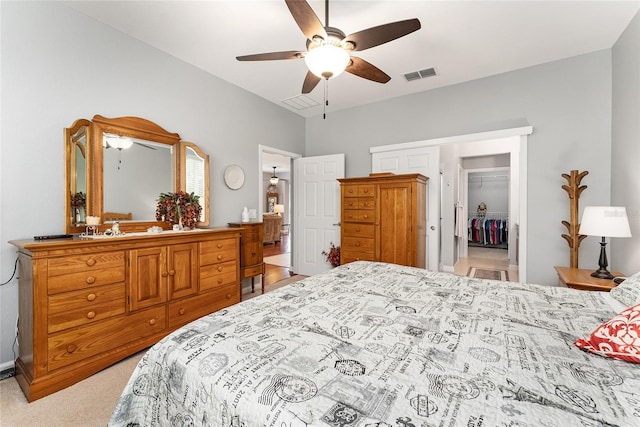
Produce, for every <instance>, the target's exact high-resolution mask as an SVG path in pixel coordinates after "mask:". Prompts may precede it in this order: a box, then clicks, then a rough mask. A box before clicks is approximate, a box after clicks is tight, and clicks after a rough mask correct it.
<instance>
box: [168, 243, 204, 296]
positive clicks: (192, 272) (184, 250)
mask: <svg viewBox="0 0 640 427" xmlns="http://www.w3.org/2000/svg"><path fill="white" fill-rule="evenodd" d="M197 256H198V244H197V243H185V244H183V245H172V246H169V247H167V273H168V287H169V299H170V300H171V299H176V298H180V297H184V296H187V295H192V294H195V293H196V292H197V290H198V261H197Z"/></svg>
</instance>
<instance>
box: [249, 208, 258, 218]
mask: <svg viewBox="0 0 640 427" xmlns="http://www.w3.org/2000/svg"><path fill="white" fill-rule="evenodd" d="M257 216H258V214H257V213H256V210H255V209H249V219H256V217H257Z"/></svg>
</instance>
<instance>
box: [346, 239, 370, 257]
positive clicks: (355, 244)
mask: <svg viewBox="0 0 640 427" xmlns="http://www.w3.org/2000/svg"><path fill="white" fill-rule="evenodd" d="M341 245H342V250H343V251H345V250H346V251H358V252H366V253H373V251H374V239H372V238H366V237H347V236H345V238H344V239H343V240H342V243H341Z"/></svg>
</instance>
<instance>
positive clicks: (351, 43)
mask: <svg viewBox="0 0 640 427" xmlns="http://www.w3.org/2000/svg"><path fill="white" fill-rule="evenodd" d="M285 3H286V4H287V7H288V8H289V11H290V12H291V15H293V19H294V20H295V21H296V23H297V24H298V26H299V27H300V29H301V30H302V32H303V33H304V35H305V36H306V37H307V51H306V52H298V51H283V52H269V53H258V54H254V55H245V56H237V57H236V59H237V60H238V61H268V60H280V59H303V58H304V60H305V62H306V64H307V67H308V68H309V71H308V72H307V76H306V77H305V79H304V83H303V85H302V93H310V92H311V91H312V90H313V89H314V88H315V87H316V86H317V84H318V83H319V82H320V80H321V79H323V78H324V79H326V80H329V79H330V78H332V77H336V76H337V75H339V74H340V73H342V72H343V71H346V72H348V73H351V74H353V75H355V76H358V77H362V78H364V79H367V80H371V81H374V82H378V83H387V82H388V81H389V80H391V77H389V76H388V75H387V74H386V73H385V72H384V71H382V70H380V69H379V68H377V67H376V66H374V65H372V64H370V63H368V62H367V61H365V60H364V59H362V58H358V57H356V56H352V55H351V52H358V51H363V50H365V49H369V48H372V47H375V46H378V45H381V44H384V43H387V42H390V41H392V40H395V39H397V38H400V37H403V36H406V35H407V34H410V33H412V32H414V31H417V30H419V29H420V21H419V20H418V19H415V18H414V19H408V20H405V21H398V22H392V23H389V24H384V25H379V26H377V27H371V28H368V29H366V30H362V31H358V32H356V33H353V34H349V35H347V36H345V34H344V32H342V31H341V30H340V29H338V28H333V27H330V26H329V0H325V25H324V26H323V25H322V23H321V22H320V20H319V19H318V17H317V16H316V14H315V13H314V11H313V9H311V6H310V5H309V4H308V3H307V2H306V1H305V0H285Z"/></svg>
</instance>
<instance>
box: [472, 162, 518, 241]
mask: <svg viewBox="0 0 640 427" xmlns="http://www.w3.org/2000/svg"><path fill="white" fill-rule="evenodd" d="M468 206H469V210H468V223H467V231H468V242H469V246H477V247H485V248H499V249H507V248H508V247H509V175H508V172H507V171H502V170H498V171H489V172H471V173H469V182H468Z"/></svg>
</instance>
